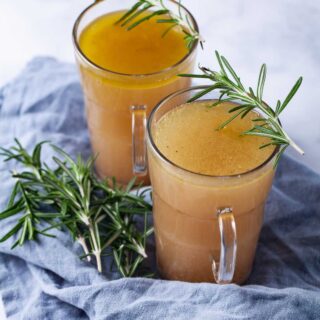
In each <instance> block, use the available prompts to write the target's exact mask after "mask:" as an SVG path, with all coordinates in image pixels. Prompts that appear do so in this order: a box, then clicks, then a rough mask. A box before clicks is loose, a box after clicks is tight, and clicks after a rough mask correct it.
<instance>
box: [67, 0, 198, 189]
mask: <svg viewBox="0 0 320 320" xmlns="http://www.w3.org/2000/svg"><path fill="white" fill-rule="evenodd" d="M133 3H134V1H132V0H131V1H129V0H122V1H118V0H109V1H98V2H96V3H94V4H92V5H90V6H89V7H88V8H87V9H85V10H84V11H83V12H82V13H81V14H80V16H79V17H78V19H77V20H76V22H75V25H74V29H73V41H74V48H75V54H76V60H77V64H78V67H79V70H80V74H81V81H82V87H83V91H84V96H85V105H86V114H87V122H88V127H89V131H90V139H91V145H92V149H93V152H94V153H95V154H98V157H97V160H96V169H97V172H98V174H99V175H100V176H101V177H105V176H109V177H111V176H114V177H116V179H117V181H118V182H119V183H121V184H127V183H128V182H129V181H130V180H131V179H132V177H133V176H134V175H136V176H138V177H140V178H139V179H138V180H140V181H144V182H145V183H148V181H149V178H148V174H147V160H146V146H145V138H146V131H145V127H146V126H145V125H146V119H147V116H148V115H149V113H150V111H151V110H152V108H153V107H154V106H155V105H156V103H157V102H158V101H159V100H160V99H162V98H163V97H165V96H167V95H168V94H170V93H172V92H174V91H177V90H179V89H182V88H187V87H189V86H190V79H187V78H181V77H178V76H177V74H179V73H190V72H192V70H193V69H194V64H195V59H196V51H197V47H198V44H197V43H195V44H194V46H193V47H192V49H191V50H190V51H189V52H188V54H187V55H186V56H184V57H183V58H182V60H181V61H179V62H178V63H176V64H175V65H172V66H171V67H169V68H167V69H164V70H161V71H159V72H156V73H151V74H123V73H120V72H117V70H107V69H104V68H102V67H101V66H99V65H97V64H96V63H95V62H94V61H91V60H90V59H89V58H88V57H86V55H85V54H84V53H83V51H82V49H81V47H80V44H79V39H80V36H81V33H82V32H83V30H84V29H85V28H86V27H87V26H88V25H89V24H90V23H92V22H93V21H95V20H96V19H97V18H99V17H101V16H103V15H105V14H107V13H110V12H114V11H119V10H127V9H128V8H130V7H131V6H132V5H133ZM165 3H166V5H167V6H168V7H169V8H170V9H171V10H173V11H174V12H177V10H179V9H178V2H176V1H172V0H165ZM181 12H182V13H183V14H184V15H187V16H188V18H189V21H190V23H191V24H192V26H193V28H194V29H195V30H196V31H198V26H197V23H196V21H195V19H194V18H193V16H192V15H191V13H190V12H189V11H188V10H187V9H186V8H184V7H183V6H182V7H181ZM128 32H130V31H128ZM132 63H134V61H132Z"/></svg>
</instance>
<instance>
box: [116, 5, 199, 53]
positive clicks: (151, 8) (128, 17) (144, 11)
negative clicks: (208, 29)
mask: <svg viewBox="0 0 320 320" xmlns="http://www.w3.org/2000/svg"><path fill="white" fill-rule="evenodd" d="M181 7H182V6H181V1H179V2H178V14H175V13H174V12H172V11H171V10H170V9H169V8H168V7H167V6H166V5H165V4H164V2H163V0H153V1H152V0H139V1H137V2H136V3H135V4H134V5H133V6H132V7H131V8H130V9H129V10H128V11H127V12H126V13H125V14H124V15H123V16H122V17H121V18H120V19H119V20H118V21H117V22H116V23H117V24H120V25H121V26H122V27H126V28H127V30H128V31H129V30H132V29H133V28H135V27H137V26H139V25H140V24H141V23H143V22H145V21H147V20H150V19H151V18H154V17H156V18H157V19H156V22H157V23H165V24H168V25H169V26H168V28H167V29H166V30H165V32H164V33H163V35H162V36H163V37H165V36H166V35H167V34H168V32H170V31H171V30H172V29H173V28H176V27H180V28H181V30H182V32H183V33H184V40H185V42H186V46H187V48H188V50H191V49H192V48H193V46H194V45H195V43H196V42H197V41H199V42H200V45H201V47H202V48H203V42H204V40H203V39H202V38H201V36H200V34H199V33H198V32H197V31H196V30H195V28H194V27H193V26H192V23H191V22H190V19H189V16H188V14H183V13H182V10H181Z"/></svg>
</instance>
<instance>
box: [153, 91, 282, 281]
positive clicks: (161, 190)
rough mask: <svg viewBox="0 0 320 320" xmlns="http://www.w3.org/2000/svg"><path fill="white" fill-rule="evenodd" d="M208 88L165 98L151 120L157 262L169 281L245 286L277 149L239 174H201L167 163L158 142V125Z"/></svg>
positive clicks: (167, 160) (154, 111) (209, 96)
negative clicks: (156, 133) (156, 134)
mask: <svg viewBox="0 0 320 320" xmlns="http://www.w3.org/2000/svg"><path fill="white" fill-rule="evenodd" d="M204 88H206V87H203V86H200V87H194V88H191V89H187V90H182V91H179V92H177V93H174V94H172V95H171V96H169V97H167V98H165V99H164V100H163V101H162V102H160V103H159V104H158V105H157V106H156V108H155V109H154V110H153V111H152V113H151V115H150V118H149V121H148V136H147V149H148V162H149V173H150V179H151V184H152V188H153V216H154V226H155V238H156V252H157V264H158V269H159V271H160V273H161V274H162V276H163V277H164V278H167V279H172V280H182V281H190V282H217V283H230V282H235V283H238V284H240V283H243V282H244V281H245V280H246V279H247V278H248V276H249V274H250V272H251V268H252V264H253V260H254V256H255V251H256V246H257V242H258V238H259V234H260V230H261V226H262V223H263V215H264V206H265V202H266V199H267V196H268V193H269V191H270V188H271V185H272V180H273V176H274V160H275V156H276V154H277V151H278V150H277V149H276V150H275V151H274V152H273V153H272V154H271V156H270V157H269V158H268V159H267V161H265V162H264V163H263V164H262V165H260V166H259V167H257V168H253V169H252V170H250V171H248V172H246V173H243V174H240V175H235V176H208V175H202V174H197V173H193V172H190V171H188V170H185V169H183V168H181V167H179V166H177V165H175V164H174V163H172V162H171V161H170V160H169V159H167V158H166V157H165V156H164V155H163V154H162V153H161V152H160V151H159V149H158V148H157V146H156V144H155V142H154V132H155V128H156V126H157V123H158V121H159V120H160V119H161V118H162V117H163V116H164V115H165V114H166V113H167V112H169V111H171V110H173V109H174V108H176V107H178V106H180V105H181V104H185V103H186V102H187V101H188V99H189V98H190V97H191V96H193V95H194V94H196V93H198V92H199V90H202V89H204ZM202 98H203V99H204V100H207V99H212V98H213V97H212V94H209V95H208V94H207V96H204V97H202ZM215 98H217V97H215ZM259 151H260V150H259V149H257V152H259ZM213 161H214V159H213Z"/></svg>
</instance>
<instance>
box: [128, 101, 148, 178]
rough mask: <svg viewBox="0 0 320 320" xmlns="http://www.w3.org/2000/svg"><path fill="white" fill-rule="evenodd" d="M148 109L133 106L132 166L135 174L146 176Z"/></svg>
mask: <svg viewBox="0 0 320 320" xmlns="http://www.w3.org/2000/svg"><path fill="white" fill-rule="evenodd" d="M146 110H147V107H146V106H132V107H131V115H132V120H131V123H132V165H133V173H134V174H136V175H145V174H146V172H147V149H146V124H147V112H146Z"/></svg>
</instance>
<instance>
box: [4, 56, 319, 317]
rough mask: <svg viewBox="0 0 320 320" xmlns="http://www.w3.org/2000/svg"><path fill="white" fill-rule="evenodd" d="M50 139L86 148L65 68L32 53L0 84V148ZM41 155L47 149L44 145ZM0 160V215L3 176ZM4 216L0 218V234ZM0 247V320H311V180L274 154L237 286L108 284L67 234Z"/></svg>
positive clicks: (76, 87)
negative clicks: (244, 275) (253, 246)
mask: <svg viewBox="0 0 320 320" xmlns="http://www.w3.org/2000/svg"><path fill="white" fill-rule="evenodd" d="M14 137H18V138H19V139H20V140H21V142H22V143H23V144H24V145H25V146H27V147H28V148H29V149H32V148H33V146H34V144H35V143H37V142H39V141H41V140H51V141H52V142H54V143H55V144H57V145H59V146H61V147H63V148H65V149H66V150H67V151H68V152H70V153H71V154H74V155H76V154H77V153H78V152H81V154H82V155H83V156H88V155H89V153H90V145H89V139H88V132H87V128H86V123H85V117H84V107H83V98H82V92H81V87H80V84H79V78H78V75H77V72H76V70H75V67H74V66H73V65H69V64H64V63H59V62H57V61H56V60H54V59H51V58H37V59H35V60H33V61H32V62H31V63H29V64H28V66H27V67H26V69H25V70H24V72H23V73H22V74H21V75H20V76H19V77H18V78H17V79H16V80H15V81H13V82H12V83H10V84H9V85H7V86H5V87H4V88H2V89H1V90H0V145H1V146H3V147H9V146H11V145H12V143H13V138H14ZM44 155H45V159H46V158H47V159H48V158H49V157H50V150H49V149H45V153H44ZM13 168H14V166H12V165H11V167H9V166H8V164H4V163H3V162H0V191H1V192H0V211H2V210H3V209H4V208H5V205H6V202H7V200H8V196H9V193H10V189H11V188H12V185H13V182H12V180H11V179H10V174H9V173H8V169H13ZM9 227H12V221H0V236H1V235H3V234H4V233H5V232H6V231H7V230H8V228H9ZM56 235H57V238H55V239H48V238H44V237H42V238H40V240H39V242H38V243H35V242H30V243H27V244H26V245H25V246H24V247H22V248H17V249H14V250H10V246H11V244H12V241H13V240H10V241H9V242H7V243H2V244H0V296H1V298H2V301H3V304H4V306H5V310H6V314H7V317H8V319H32V320H37V319H50V320H51V319H53V320H55V319H58V320H61V319H68V320H72V319H126V320H128V319H129V320H130V319H197V320H205V319H295V320H296V319H297V320H301V319H319V318H320V176H319V175H317V174H316V173H315V172H313V171H311V170H310V169H308V168H306V167H304V166H303V165H301V164H299V163H297V162H296V161H294V160H293V159H291V158H288V157H284V158H283V159H282V161H281V163H280V166H279V168H278V171H277V175H276V179H275V182H274V186H273V189H272V192H271V195H270V197H269V200H268V204H267V208H266V214H265V222H264V226H263V229H262V232H261V237H260V241H259V245H258V249H257V254H256V259H255V263H254V268H253V272H252V274H251V276H250V278H249V280H248V281H247V283H246V284H245V285H243V286H237V285H223V286H219V285H215V284H206V283H203V284H190V283H183V282H175V281H164V280H152V279H141V278H136V279H120V280H111V279H112V278H113V275H112V274H110V273H105V275H99V274H98V272H97V271H96V269H95V267H94V266H92V265H91V264H89V263H87V262H85V261H81V260H79V258H78V255H79V254H81V248H80V247H79V245H77V244H75V243H73V242H72V240H71V239H70V237H69V235H68V234H66V233H63V232H61V231H56Z"/></svg>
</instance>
